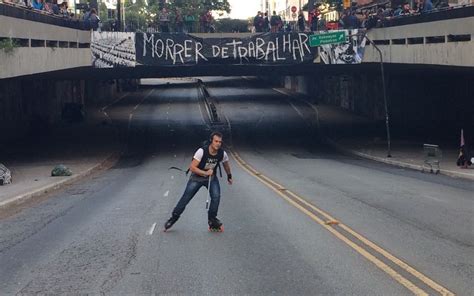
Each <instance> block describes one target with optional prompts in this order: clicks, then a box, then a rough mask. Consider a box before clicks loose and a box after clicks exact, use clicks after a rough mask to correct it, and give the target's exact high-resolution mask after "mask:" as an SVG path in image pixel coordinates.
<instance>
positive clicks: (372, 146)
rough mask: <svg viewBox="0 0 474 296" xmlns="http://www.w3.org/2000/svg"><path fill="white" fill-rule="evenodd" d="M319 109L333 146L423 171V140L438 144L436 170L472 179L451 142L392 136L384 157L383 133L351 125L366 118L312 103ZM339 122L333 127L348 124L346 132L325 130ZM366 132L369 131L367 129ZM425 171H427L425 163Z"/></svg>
mask: <svg viewBox="0 0 474 296" xmlns="http://www.w3.org/2000/svg"><path fill="white" fill-rule="evenodd" d="M316 108H317V109H318V113H319V123H320V126H321V129H323V132H324V134H325V135H326V136H327V141H328V143H329V144H331V145H333V146H334V147H335V148H336V149H338V150H340V151H342V152H344V153H349V154H353V155H357V156H359V157H363V158H367V159H371V160H375V161H379V162H383V163H387V164H391V165H395V166H399V167H403V168H409V169H414V170H418V171H423V161H424V154H423V144H436V145H439V146H440V148H441V150H442V153H443V156H442V160H441V163H440V173H441V174H443V175H448V176H451V177H455V178H465V179H470V180H474V167H470V168H468V169H461V168H459V167H458V166H457V165H456V160H457V157H458V153H459V150H458V148H457V147H456V146H455V144H454V143H453V144H445V143H423V142H416V141H413V140H400V139H392V143H391V156H392V157H387V151H388V148H387V141H386V138H385V135H383V136H382V137H376V136H372V137H370V136H367V135H361V134H360V133H356V132H355V131H354V129H361V128H364V127H365V128H364V129H365V130H367V129H368V128H367V126H370V125H371V124H372V125H373V124H374V123H371V122H370V121H369V120H367V119H365V118H362V117H359V116H356V115H353V114H351V113H350V112H348V111H346V110H343V109H342V108H338V107H333V106H327V105H318V106H316ZM334 125H336V126H339V127H338V128H337V130H340V129H341V128H344V126H346V127H347V126H348V125H350V128H347V130H346V132H344V133H341V134H339V135H336V134H335V133H329V132H328V131H327V130H328V129H329V127H330V126H331V128H334ZM351 131H354V134H353V135H351ZM369 134H370V132H369ZM425 172H429V169H428V170H427V167H425Z"/></svg>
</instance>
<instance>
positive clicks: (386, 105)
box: [364, 33, 392, 157]
mask: <svg viewBox="0 0 474 296" xmlns="http://www.w3.org/2000/svg"><path fill="white" fill-rule="evenodd" d="M364 38H365V39H367V41H369V43H370V44H371V45H372V46H373V47H374V48H375V49H376V50H377V52H378V53H379V57H380V71H381V74H382V92H383V102H384V107H385V128H386V130H387V157H392V147H391V139H390V116H389V113H388V104H387V90H386V87H385V72H384V68H383V55H382V51H381V50H380V48H379V47H378V46H377V45H376V44H375V43H374V42H373V41H372V40H371V39H370V38H369V37H367V34H366V33H364Z"/></svg>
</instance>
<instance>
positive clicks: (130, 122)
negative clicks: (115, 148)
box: [127, 113, 133, 130]
mask: <svg viewBox="0 0 474 296" xmlns="http://www.w3.org/2000/svg"><path fill="white" fill-rule="evenodd" d="M132 118H133V113H130V115H129V116H128V128H127V129H128V130H130V126H131V125H132Z"/></svg>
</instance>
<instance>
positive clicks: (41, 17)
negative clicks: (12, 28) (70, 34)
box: [0, 1, 88, 30]
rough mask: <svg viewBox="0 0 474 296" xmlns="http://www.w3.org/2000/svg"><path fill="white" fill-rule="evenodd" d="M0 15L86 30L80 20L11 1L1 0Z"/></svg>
mask: <svg viewBox="0 0 474 296" xmlns="http://www.w3.org/2000/svg"><path fill="white" fill-rule="evenodd" d="M0 15H3V16H9V17H14V18H19V19H24V20H29V21H34V22H40V23H45V24H49V25H56V26H61V27H67V28H72V29H77V30H88V29H87V28H86V24H85V23H84V22H83V21H81V20H78V19H69V18H65V17H60V16H56V15H54V14H50V13H46V12H42V11H40V10H35V9H33V8H31V7H26V6H21V5H15V4H13V3H5V2H1V1H0Z"/></svg>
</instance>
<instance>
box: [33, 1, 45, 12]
mask: <svg viewBox="0 0 474 296" xmlns="http://www.w3.org/2000/svg"><path fill="white" fill-rule="evenodd" d="M31 6H32V7H33V8H34V9H37V10H43V7H44V5H43V0H33V1H32V2H31Z"/></svg>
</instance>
